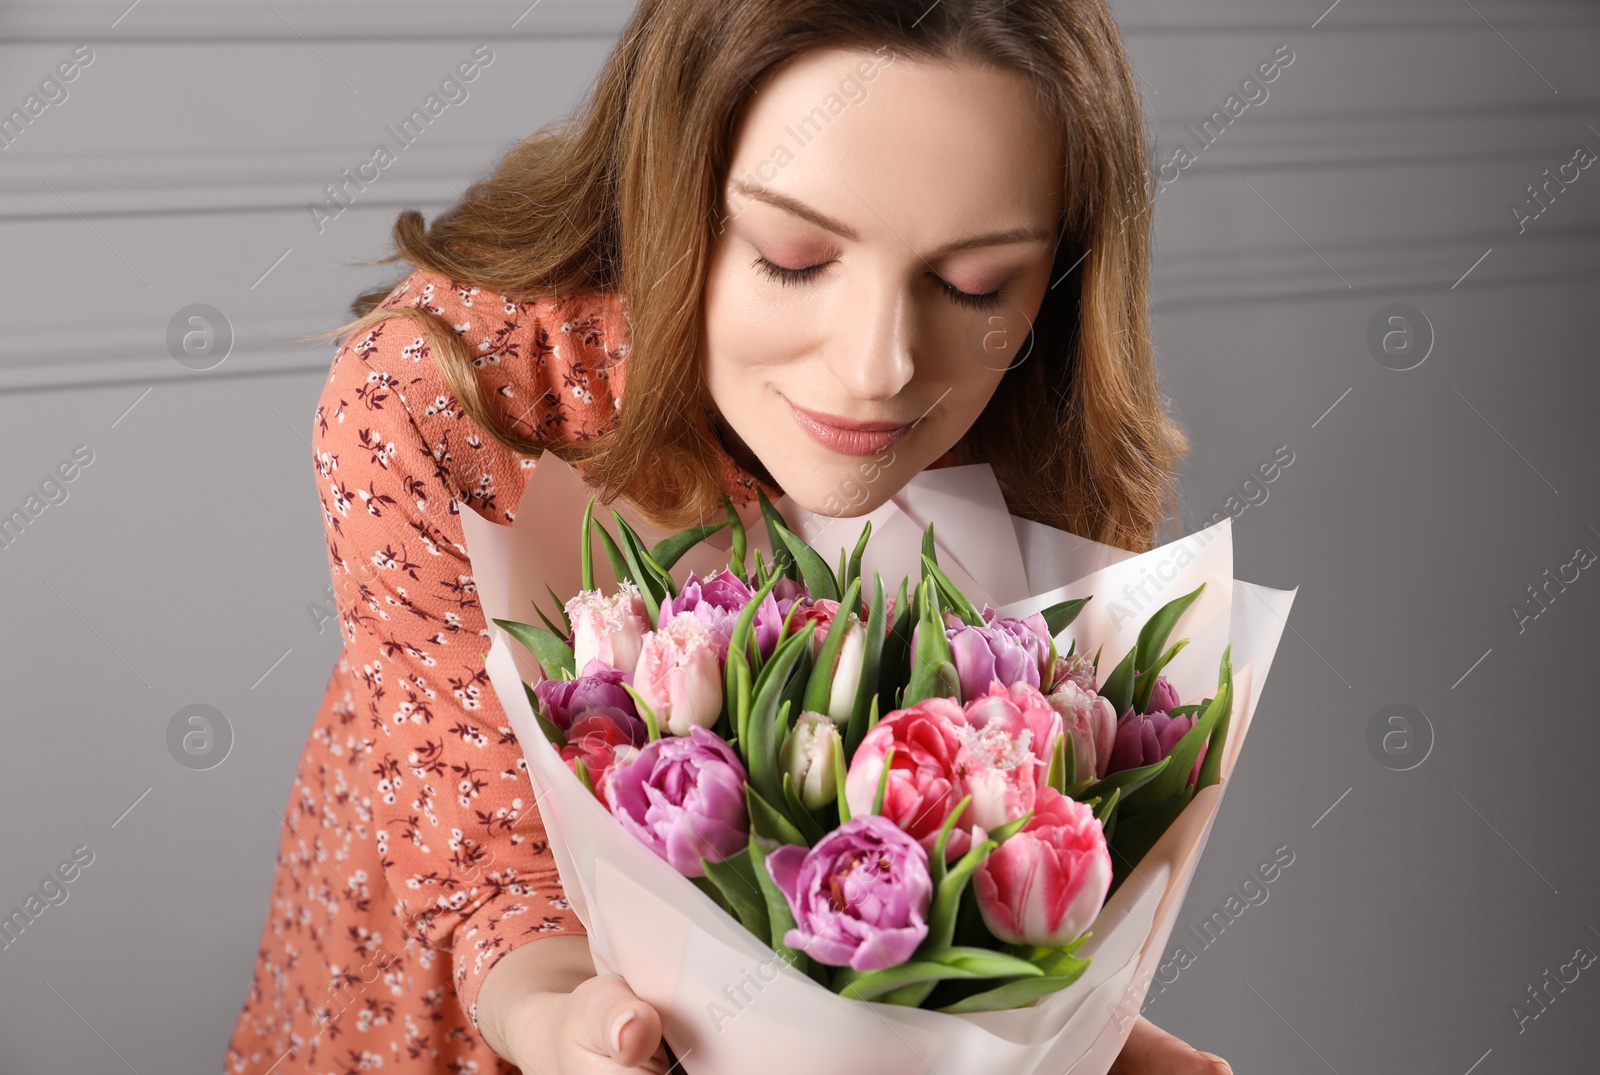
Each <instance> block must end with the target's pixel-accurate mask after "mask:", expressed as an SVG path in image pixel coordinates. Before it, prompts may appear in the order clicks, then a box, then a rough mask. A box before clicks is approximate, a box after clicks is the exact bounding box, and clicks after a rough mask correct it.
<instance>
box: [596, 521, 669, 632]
mask: <svg viewBox="0 0 1600 1075" xmlns="http://www.w3.org/2000/svg"><path fill="white" fill-rule="evenodd" d="M611 517H612V518H613V519H614V520H615V521H616V524H617V534H618V537H619V540H620V541H621V543H622V555H623V556H624V557H625V558H626V559H627V561H628V565H629V566H630V567H632V568H633V573H634V577H635V578H636V579H638V582H639V589H640V590H642V591H643V592H644V594H645V609H646V610H647V611H648V612H649V613H650V622H651V623H652V624H653V623H655V622H656V620H657V619H658V618H659V613H660V604H661V602H662V601H664V600H666V598H667V597H668V596H669V595H673V596H675V595H676V594H677V592H678V591H677V586H676V584H675V583H674V582H673V581H672V576H671V575H669V574H667V572H666V571H665V570H664V569H663V568H662V567H661V565H660V564H658V563H656V562H655V560H653V559H652V558H651V556H650V553H649V551H648V550H647V549H645V547H644V539H643V538H641V537H640V536H639V534H638V532H637V531H635V530H634V529H633V527H631V526H629V525H628V521H627V520H626V519H624V518H623V517H622V515H621V513H620V512H617V511H614V510H613V511H612V513H611Z"/></svg>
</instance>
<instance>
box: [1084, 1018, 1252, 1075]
mask: <svg viewBox="0 0 1600 1075" xmlns="http://www.w3.org/2000/svg"><path fill="white" fill-rule="evenodd" d="M1107 1075H1233V1068H1231V1067H1229V1066H1228V1062H1227V1061H1226V1060H1224V1059H1222V1057H1220V1056H1217V1055H1216V1054H1215V1053H1202V1052H1199V1051H1197V1050H1196V1049H1194V1048H1193V1047H1192V1046H1190V1045H1189V1044H1187V1043H1186V1042H1185V1041H1184V1040H1183V1039H1182V1038H1178V1037H1174V1036H1173V1035H1171V1034H1168V1033H1167V1032H1166V1031H1165V1030H1162V1029H1161V1028H1160V1027H1158V1026H1156V1025H1155V1024H1154V1023H1152V1022H1151V1021H1150V1020H1148V1019H1146V1018H1145V1017H1144V1016H1142V1015H1141V1016H1139V1019H1138V1021H1137V1022H1136V1023H1134V1024H1133V1033H1131V1034H1129V1035H1128V1041H1127V1043H1126V1044H1124V1045H1123V1047H1122V1052H1120V1053H1118V1054H1117V1059H1116V1062H1115V1063H1113V1064H1112V1065H1111V1070H1110V1071H1109V1072H1107Z"/></svg>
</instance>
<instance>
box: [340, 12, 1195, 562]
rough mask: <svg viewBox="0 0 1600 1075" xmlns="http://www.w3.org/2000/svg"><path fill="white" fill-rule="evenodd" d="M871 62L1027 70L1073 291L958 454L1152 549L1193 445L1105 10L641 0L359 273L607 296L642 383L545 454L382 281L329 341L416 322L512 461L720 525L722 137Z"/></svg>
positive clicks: (1034, 496)
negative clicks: (778, 100)
mask: <svg viewBox="0 0 1600 1075" xmlns="http://www.w3.org/2000/svg"><path fill="white" fill-rule="evenodd" d="M880 46H888V47H889V48H890V49H892V50H894V53H895V54H905V55H908V56H912V57H922V58H926V59H929V60H933V61H943V62H950V61H962V60H965V61H970V62H978V63H983V64H987V65H991V66H1000V67H1003V68H1008V69H1012V70H1016V71H1019V72H1020V73H1022V74H1024V75H1026V76H1028V77H1030V78H1033V79H1034V80H1035V81H1036V82H1037V84H1038V86H1039V90H1040V94H1041V98H1042V100H1043V102H1044V103H1045V105H1046V106H1047V107H1048V108H1049V109H1051V110H1052V114H1053V115H1054V117H1056V119H1057V121H1058V122H1059V123H1060V124H1061V128H1062V130H1063V132H1064V135H1065V138H1064V143H1065V145H1066V147H1067V148H1066V155H1065V159H1064V160H1063V162H1062V166H1063V184H1064V185H1063V190H1064V192H1065V203H1066V204H1065V211H1064V213H1063V220H1062V225H1063V231H1062V237H1061V241H1060V243H1059V245H1058V248H1057V252H1056V262H1055V266H1054V268H1053V269H1052V272H1051V280H1052V281H1054V282H1055V283H1057V284H1059V283H1061V282H1062V281H1063V279H1065V280H1067V281H1070V282H1068V283H1066V286H1064V287H1060V288H1059V289H1058V288H1057V287H1055V286H1052V288H1051V290H1050V291H1049V292H1048V293H1047V294H1046V295H1045V298H1044V301H1043V304H1042V306H1041V308H1040V311H1039V315H1038V317H1037V319H1036V320H1035V323H1034V327H1033V339H1032V341H1031V345H1032V347H1031V353H1030V354H1029V356H1028V357H1027V359H1026V360H1024V361H1022V362H1020V363H1018V364H1015V365H1014V366H1013V368H1011V369H1010V370H1008V371H1007V372H1006V374H1005V376H1004V377H1003V378H1002V379H1001V382H1000V385H999V387H998V389H997V390H996V391H995V393H994V396H993V398H992V399H991V400H990V402H989V404H988V406H987V407H986V409H985V410H984V411H983V413H982V414H981V415H980V416H979V417H978V419H977V421H976V422H975V423H974V424H973V425H972V427H971V428H970V429H969V430H968V432H967V433H966V434H965V435H964V436H963V437H962V439H961V440H960V442H958V444H957V445H956V448H955V453H956V459H957V461H958V462H962V463H976V462H986V463H989V464H990V465H991V466H992V467H993V468H994V472H995V475H996V477H997V478H998V480H999V484H1000V487H1001V489H1002V491H1003V492H1004V494H1005V498H1006V501H1007V503H1008V505H1009V506H1010V509H1011V511H1012V512H1013V513H1014V514H1017V515H1020V516H1023V517H1026V518H1029V519H1033V520H1036V521H1039V522H1043V523H1048V524H1050V525H1052V526H1056V527H1059V528H1061V529H1065V530H1068V531H1071V532H1072V533H1075V534H1079V535H1082V536H1084V537H1089V538H1092V539H1094V540H1096V541H1101V542H1105V543H1108V544H1111V545H1116V546H1119V547H1121V548H1125V549H1137V550H1143V549H1147V548H1150V547H1151V546H1152V545H1153V544H1154V540H1155V537H1156V531H1157V530H1158V528H1159V527H1160V526H1161V525H1162V523H1163V522H1164V521H1165V520H1166V518H1167V515H1168V512H1169V510H1170V509H1171V508H1172V507H1173V505H1174V500H1173V496H1174V485H1175V473H1174V470H1175V467H1176V464H1177V462H1178V461H1179V460H1180V459H1181V458H1183V456H1184V455H1185V454H1187V451H1188V442H1187V439H1186V438H1185V436H1184V434H1183V432H1182V430H1181V429H1180V428H1179V427H1178V426H1177V425H1176V423H1175V422H1173V420H1172V419H1171V418H1170V417H1169V415H1168V414H1167V412H1166V410H1165V407H1164V406H1163V400H1162V396H1161V392H1160V389H1159V387H1158V384H1157V379H1156V372H1155V365H1154V360H1153V348H1152V346H1151V341H1150V323H1149V312H1148V308H1147V295H1148V271H1149V255H1150V217H1151V209H1152V202H1153V192H1152V190H1151V188H1150V185H1149V182H1148V176H1149V157H1148V150H1147V147H1146V142H1145V129H1144V122H1143V115H1142V112H1141V108H1140V101H1139V97H1138V93H1137V89H1136V87H1135V84H1134V76H1133V73H1132V71H1131V69H1130V68H1129V66H1128V62H1127V58H1126V56H1125V55H1124V52H1123V48H1122V42H1121V39H1120V36H1119V34H1118V32H1117V28H1116V25H1115V23H1114V22H1113V20H1112V18H1111V14H1110V12H1109V11H1108V10H1107V7H1106V3H1105V0H1009V2H1000V0H941V2H940V3H938V4H936V5H934V6H932V7H931V8H930V7H929V5H928V2H927V0H642V2H641V3H640V5H639V7H638V9H637V10H636V11H635V12H634V15H633V17H632V19H631V20H630V21H629V23H628V25H627V27H626V28H625V30H624V31H623V33H622V36H621V38H620V40H619V43H618V44H617V46H616V47H615V48H614V49H613V50H612V52H611V54H610V56H609V57H608V58H607V59H606V62H605V65H604V67H603V68H602V69H601V71H600V74H599V77H598V79H597V80H596V83H595V85H594V88H593V91H592V93H591V94H590V96H589V97H588V99H587V101H586V102H585V103H584V105H583V106H582V108H581V109H580V110H579V111H578V112H577V113H576V114H575V116H573V117H572V118H570V119H568V120H566V121H563V122H561V123H557V124H553V125H551V126H550V127H547V128H545V129H542V130H539V131H536V132H535V133H533V134H532V135H530V136H528V137H527V138H526V139H524V140H523V141H522V142H520V143H519V144H518V145H516V146H515V147H514V148H512V149H511V150H510V151H509V152H508V153H507V154H506V156H505V157H504V158H503V159H502V160H501V161H500V162H499V164H498V165H497V166H496V167H495V168H494V170H493V171H492V173H491V174H489V175H488V176H487V177H486V178H484V179H482V180H480V181H478V182H476V183H473V184H472V185H471V186H470V187H469V188H468V189H467V192H466V193H465V195H464V196H463V197H462V199H461V201H460V202H459V203H457V204H456V205H454V206H452V207H451V208H450V209H448V210H446V211H444V212H442V213H440V214H439V215H438V216H436V217H435V218H434V220H433V223H432V224H431V225H427V226H425V225H424V223H423V219H422V215H421V214H420V213H418V212H417V211H415V210H407V211H406V212H404V213H402V214H401V215H400V217H399V218H398V219H397V220H396V221H395V226H394V236H393V238H394V245H395V248H396V253H394V254H392V255H390V256H389V257H386V258H382V259H379V260H378V261H376V262H371V263H370V264H381V263H382V262H386V261H398V260H402V259H403V260H405V261H408V262H410V263H412V264H413V265H416V266H419V267H422V268H426V269H428V270H431V271H434V272H437V273H441V274H444V275H446V276H449V277H450V278H452V279H454V280H456V281H458V282H463V283H470V284H473V285H477V286H480V287H483V288H485V289H487V290H492V291H495V292H497V293H500V294H503V295H506V296H507V297H509V298H513V299H519V300H530V299H532V298H535V297H538V296H560V295H565V294H573V293H579V292H584V291H592V290H616V291H618V292H620V294H621V295H622V296H624V298H625V299H626V308H627V312H628V317H629V321H630V327H629V333H630V338H629V341H628V345H629V354H628V359H627V362H628V371H627V373H628V378H627V379H628V384H629V385H630V386H633V385H649V386H650V390H649V391H631V392H627V393H625V403H624V405H623V406H622V408H621V410H620V411H619V413H618V417H617V421H616V425H615V426H614V427H613V428H612V429H611V430H609V431H608V432H607V433H606V434H604V435H603V436H600V437H596V438H592V439H589V440H585V441H579V442H572V443H563V444H551V445H546V444H539V443H535V442H532V441H529V440H527V439H526V438H524V437H522V436H521V435H519V434H518V433H516V432H515V431H513V430H511V429H508V428H506V427H505V426H503V425H502V424H501V422H500V421H499V420H497V419H496V417H495V415H494V414H493V413H492V411H491V408H490V404H489V401H488V400H487V399H486V398H485V395H484V393H483V391H482V389H481V387H480V386H479V384H478V382H477V379H476V377H475V375H474V366H473V365H472V361H471V358H470V356H469V355H468V354H467V352H466V349H465V348H464V346H463V345H462V344H461V342H460V341H459V340H458V339H457V338H456V336H455V333H454V332H453V331H452V330H451V329H450V327H449V326H448V325H447V324H445V323H444V322H443V320H442V319H440V318H438V317H435V316H434V315H432V314H430V313H428V312H426V311H423V310H421V309H418V308H415V307H392V308H387V309H383V308H379V307H378V303H380V302H381V301H382V300H383V299H384V298H385V297H386V295H387V294H388V293H389V289H383V290H374V291H370V292H367V293H365V294H363V295H361V296H360V297H359V298H358V299H357V300H356V302H355V303H353V304H352V307H351V309H352V311H353V312H354V313H355V314H357V316H358V319H357V320H356V321H354V322H352V323H350V324H347V325H344V326H342V327H341V328H338V329H335V330H332V331H330V332H328V333H324V334H322V335H323V337H327V336H335V335H340V336H342V335H344V334H346V333H349V332H354V331H358V330H359V331H365V330H366V329H367V328H370V327H371V325H373V324H375V323H376V322H377V321H378V320H381V319H382V318H384V317H389V316H406V317H411V318H414V319H416V320H418V321H419V322H421V324H422V328H423V330H424V332H425V334H426V337H427V339H428V341H429V343H430V344H431V345H432V348H433V352H434V354H435V355H436V356H438V361H439V364H440V367H441V369H442V371H443V374H444V377H445V380H446V382H447V383H448V384H449V386H450V389H451V390H452V391H453V392H454V393H455V395H456V397H457V399H458V400H459V401H460V402H461V404H462V406H463V407H464V408H465V410H466V413H467V414H469V415H470V416H471V417H472V418H473V420H474V421H476V422H477V423H478V424H479V425H480V426H482V427H483V429H484V430H485V431H486V432H487V433H488V434H489V435H491V436H493V437H494V438H495V439H496V440H498V441H500V442H501V443H503V444H504V445H506V446H507V447H508V448H511V449H512V450H514V451H517V452H522V453H527V454H538V453H539V452H540V451H543V450H550V451H552V452H554V453H555V454H556V455H557V456H558V457H560V458H562V459H565V460H567V461H568V462H569V463H581V464H583V465H584V469H585V478H586V480H587V481H588V482H589V483H590V484H591V485H592V486H594V487H595V488H596V490H597V492H598V493H599V495H600V497H601V499H602V500H604V501H610V500H612V499H614V498H616V497H618V496H624V497H626V498H627V499H628V500H629V501H631V502H632V503H634V504H635V505H637V506H638V507H639V509H640V510H641V511H642V512H643V513H644V514H645V515H647V516H648V517H650V518H652V519H654V520H656V521H657V522H658V523H659V524H660V525H663V526H672V527H682V526H691V525H695V524H697V523H700V522H703V521H705V520H707V519H708V518H712V517H716V516H719V515H720V514H721V497H722V487H721V483H720V481H719V478H718V474H717V469H716V466H715V463H714V456H713V454H712V450H711V447H710V442H709V441H708V439H707V437H708V435H709V433H708V424H707V423H706V422H705V421H703V420H701V418H700V416H702V415H710V414H711V413H713V408H712V405H711V402H710V399H709V396H708V394H707V393H706V391H705V386H704V382H703V376H702V373H701V366H700V362H699V360H698V355H697V352H698V343H699V327H700V312H701V311H700V296H701V293H702V289H703V284H704V280H705V274H706V272H707V269H708V266H709V264H710V255H711V252H712V249H713V246H714V242H715V236H716V234H717V232H718V230H719V228H720V226H721V223H722V220H721V214H722V195H723V186H724V183H725V182H726V179H727V171H728V167H729V163H730V160H731V158H732V150H733V147H732V145H731V142H732V136H733V132H734V131H735V130H736V127H737V121H738V118H739V116H740V114H741V113H742V110H743V108H744V105H745V103H746V102H747V100H748V99H749V96H750V94H751V93H752V92H753V89H754V86H755V85H756V84H757V83H758V82H759V81H760V80H761V79H762V77H763V76H764V75H766V74H767V73H768V72H771V71H773V70H774V69H775V68H776V67H777V66H779V65H780V64H782V63H783V62H785V61H787V60H789V59H791V58H793V57H795V56H797V55H799V54H801V53H803V52H806V51H809V50H812V49H817V48H825V47H844V48H855V49H866V50H871V49H875V48H879V47H880ZM1080 259H1081V263H1080ZM1074 265H1076V266H1077V268H1076V271H1075V272H1074V273H1072V275H1070V276H1069V275H1068V270H1069V269H1072V268H1073V266H1074ZM685 416H689V420H688V421H686V420H685ZM691 434H694V435H691Z"/></svg>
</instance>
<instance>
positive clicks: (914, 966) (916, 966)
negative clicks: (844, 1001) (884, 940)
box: [833, 959, 978, 1008]
mask: <svg viewBox="0 0 1600 1075" xmlns="http://www.w3.org/2000/svg"><path fill="white" fill-rule="evenodd" d="M976 977H978V976H977V975H976V974H973V973H972V972H971V971H969V970H963V969H962V968H960V967H952V966H948V965H946V964H943V963H931V962H924V961H922V960H917V959H912V960H907V961H906V962H904V963H900V964H897V965H895V966H893V967H885V968H884V969H882V970H873V971H856V970H851V969H850V968H849V967H841V968H840V969H839V970H838V971H837V972H836V973H835V974H834V978H833V983H834V989H835V990H836V991H837V992H838V994H839V995H840V996H842V997H847V998H849V999H850V1000H887V994H890V993H894V992H896V991H898V990H901V989H904V988H905V987H908V986H913V987H919V988H923V989H931V988H932V987H933V984H934V983H935V982H940V981H944V980H945V979H947V978H976ZM895 1002H896V1003H903V1004H906V1005H907V1006H908V1007H913V1008H914V1007H916V1006H917V1004H918V1003H920V1000H918V1001H909V1000H899V999H898V998H896V1001H895Z"/></svg>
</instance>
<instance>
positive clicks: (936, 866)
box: [885, 748, 972, 891]
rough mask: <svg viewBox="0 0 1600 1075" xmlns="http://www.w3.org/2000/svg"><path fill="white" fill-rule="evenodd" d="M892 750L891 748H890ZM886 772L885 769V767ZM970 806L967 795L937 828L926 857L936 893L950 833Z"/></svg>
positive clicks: (942, 871)
mask: <svg viewBox="0 0 1600 1075" xmlns="http://www.w3.org/2000/svg"><path fill="white" fill-rule="evenodd" d="M891 749H892V748H891ZM885 770H886V771H887V767H885ZM971 804H972V796H971V795H967V796H964V797H963V798H962V800H961V801H960V802H958V803H956V804H955V806H953V807H952V808H951V809H950V813H949V815H948V816H947V817H946V818H945V819H944V824H942V825H940V826H939V835H938V836H936V837H934V839H933V853H932V854H931V855H929V856H928V875H929V877H931V878H932V879H933V887H934V891H938V888H939V885H940V883H942V882H943V881H944V875H945V859H946V858H948V857H949V854H950V852H949V850H948V848H949V846H950V833H951V832H952V831H954V829H955V827H956V822H957V821H958V820H960V818H961V815H962V814H963V813H965V812H966V809H967V807H968V806H970V805H971Z"/></svg>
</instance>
